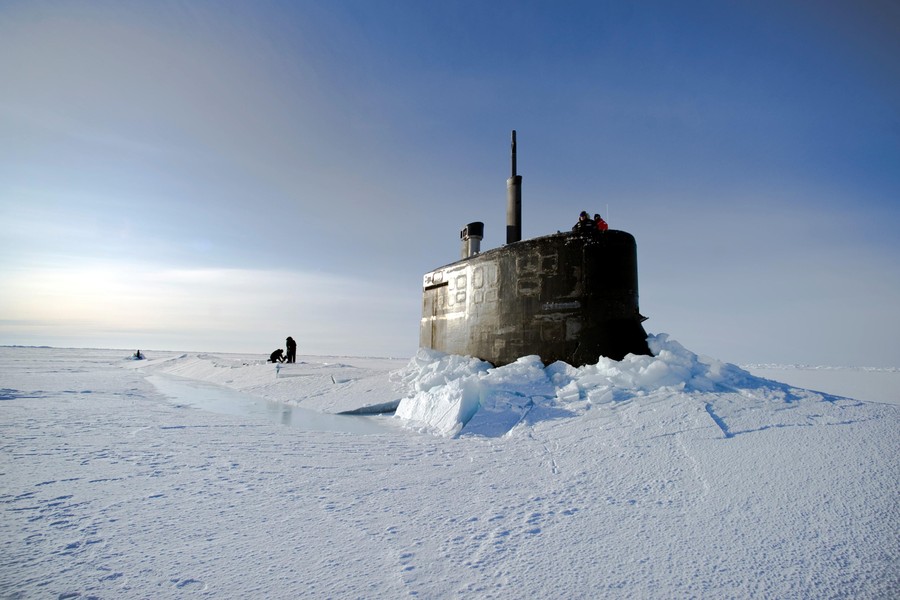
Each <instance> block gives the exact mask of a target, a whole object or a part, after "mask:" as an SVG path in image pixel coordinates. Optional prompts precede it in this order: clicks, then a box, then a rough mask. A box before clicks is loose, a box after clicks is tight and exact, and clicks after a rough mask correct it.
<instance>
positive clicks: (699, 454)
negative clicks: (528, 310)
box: [0, 335, 900, 598]
mask: <svg viewBox="0 0 900 600" xmlns="http://www.w3.org/2000/svg"><path fill="white" fill-rule="evenodd" d="M650 342H651V347H652V349H653V351H654V353H655V354H656V356H655V357H644V356H641V357H637V356H628V357H626V359H625V360H623V361H621V362H615V361H609V360H605V359H601V360H600V361H599V362H598V363H597V364H596V365H588V366H584V367H581V368H574V367H572V366H569V365H566V364H563V363H556V364H553V365H549V366H546V367H545V366H544V365H542V364H541V363H540V361H539V360H538V359H537V358H536V357H523V358H521V359H520V360H519V361H517V362H516V363H513V364H511V365H507V366H505V367H500V368H496V369H495V368H491V367H490V365H488V364H486V363H483V362H480V361H477V360H475V359H471V358H466V357H459V356H448V355H442V354H440V353H436V352H432V351H425V350H420V351H419V353H418V354H417V355H416V356H415V357H413V358H412V359H411V360H407V359H385V358H353V357H311V356H300V357H298V362H297V363H296V364H290V365H272V364H271V363H266V362H264V357H256V356H242V355H234V354H196V353H178V352H153V351H146V352H145V354H146V359H145V360H141V361H134V360H130V359H129V357H130V352H126V351H121V350H119V351H117V350H75V349H53V348H0V411H2V419H0V427H2V437H0V439H2V442H0V443H2V446H3V451H2V453H0V473H2V479H0V481H2V487H0V505H2V515H3V518H2V521H0V534H2V535H0V540H2V541H0V544H2V557H3V559H2V561H0V595H2V597H9V598H14V597H16V598H18V597H21V598H26V597H27V598H33V597H53V598H74V597H98V598H107V597H130V598H148V597H153V598H184V597H191V596H199V597H217V598H247V597H298V596H307V597H342V598H343V597H354V598H362V597H365V598H395V597H401V596H418V597H427V598H446V597H457V596H463V595H465V596H472V597H479V598H522V597H546V598H572V597H592V598H651V597H652V598H663V597H712V598H722V597H752V598H762V597H765V598H811V597H815V598H889V597H896V596H897V593H898V590H900V536H898V523H900V509H898V503H897V498H898V492H900V483H898V482H900V468H898V463H897V460H896V456H897V455H898V450H900V434H898V431H900V429H898V417H900V406H898V404H900V401H898V400H900V398H898V396H900V394H898V389H897V388H896V387H895V383H896V379H892V378H891V377H889V376H890V375H891V373H894V372H893V371H866V370H861V369H849V370H840V369H823V368H819V369H814V368H806V367H804V368H802V369H801V368H786V367H785V368H782V367H777V366H771V365H769V366H754V367H751V368H748V369H741V368H739V367H737V366H735V365H732V364H728V363H723V362H721V361H717V360H714V359H711V358H706V357H701V356H698V355H697V354H694V353H693V352H691V351H689V350H687V349H685V348H683V347H682V346H681V345H680V344H678V343H677V342H675V341H674V340H671V339H670V338H669V337H668V336H666V335H657V336H652V337H651V340H650ZM751 371H753V372H751ZM798 371H802V375H803V376H804V377H807V378H808V379H807V381H808V382H809V383H808V387H811V388H814V389H823V388H825V389H829V390H833V389H837V388H836V387H834V386H833V384H835V383H838V382H839V380H840V379H841V378H840V375H841V373H844V372H847V373H850V374H851V375H852V376H851V377H849V378H848V379H847V380H846V381H845V387H846V391H843V392H842V393H844V396H838V395H833V394H829V393H825V392H822V391H811V390H809V389H805V388H802V387H797V386H795V385H790V384H787V383H781V382H780V381H776V380H775V378H762V377H759V376H758V375H759V374H766V375H768V374H771V373H773V372H774V373H776V374H780V373H782V372H783V373H785V374H786V375H796V374H798V373H795V372H798ZM761 372H763V373H761ZM817 374H827V375H828V376H829V378H827V379H822V380H818V381H817V380H816V379H815V375H817ZM867 375H872V376H873V377H872V379H873V380H875V383H874V384H872V383H866V382H865V381H864V380H865V379H866V376H867ZM880 375H887V376H888V377H880ZM785 379H789V377H785ZM854 385H859V386H860V387H859V388H857V389H859V390H860V391H861V393H860V394H855V393H852V392H853V390H852V389H851V388H852V387H853V386H854ZM853 396H865V399H864V400H858V399H854V398H853ZM865 400H877V401H865ZM260 407H262V408H260ZM394 408H396V413H395V414H394V416H388V415H382V416H375V417H346V416H329V418H330V419H331V421H329V422H328V424H327V425H323V426H320V425H319V424H317V423H316V422H315V421H316V420H315V419H314V418H313V417H312V415H313V414H319V415H322V414H323V413H327V414H329V415H330V414H333V413H345V412H352V411H359V412H364V413H365V412H378V411H383V410H388V409H394ZM307 411H314V413H312V412H307ZM286 415H287V416H290V417H291V418H286ZM361 420H364V421H365V422H367V423H369V425H370V427H368V428H365V429H363V430H360V429H357V428H356V425H351V424H350V423H357V424H358V423H360V422H361ZM335 423H337V424H338V425H335ZM340 423H347V425H346V428H344V425H341V424H340Z"/></svg>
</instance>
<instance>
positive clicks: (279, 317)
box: [0, 0, 900, 367]
mask: <svg viewBox="0 0 900 600" xmlns="http://www.w3.org/2000/svg"><path fill="white" fill-rule="evenodd" d="M898 55H900V8H898V6H897V5H896V4H895V3H891V2H888V1H886V0H873V1H870V2H850V1H847V2H840V1H834V0H825V1H821V2H812V1H808V2H807V1H795V2H791V1H788V2H784V1H782V2H769V1H762V2H759V1H754V2H750V1H747V2H742V1H735V2H727V3H723V2H715V1H709V2H705V1H695V0H688V1H685V2H678V3H672V2H603V1H594V2H563V3H560V2H503V1H498V2H476V1H471V2H469V1H460V2H421V1H406V0H391V1H378V0H368V1H363V0H360V1H341V0H336V1H332V2H307V1H303V0H300V1H292V2H272V1H265V0H264V1H254V2H229V1H215V2H212V1H210V2H206V1H192V2H167V1H159V2H127V1H125V2H122V1H116V2H103V1H91V2H81V1H77V0H76V1H67V2H44V1H40V0H29V1H17V0H12V1H6V2H4V3H3V4H0V289H2V294H0V344H7V345H8V344H23V345H52V346H64V347H112V348H132V347H133V348H137V347H140V348H149V349H152V348H156V349H168V350H198V351H204V350H215V351H221V352H229V351H231V352H259V353H265V354H268V353H269V352H271V351H272V350H273V349H275V348H279V347H284V339H285V337H286V336H288V335H290V336H293V337H294V339H296V340H297V341H298V345H299V348H298V352H299V353H300V354H304V353H308V354H318V355H328V354H338V355H367V356H397V357H408V356H412V355H413V354H414V353H415V351H416V347H417V346H418V327H419V318H420V316H421V293H422V289H421V286H422V276H423V274H424V273H426V272H428V271H430V270H432V269H434V268H436V267H439V266H441V265H444V264H447V263H450V262H453V261H455V260H456V259H457V258H458V256H459V252H460V249H459V230H460V229H461V228H462V227H463V226H465V224H466V223H469V222H472V221H483V222H484V223H485V239H484V241H483V242H482V250H487V249H490V248H493V247H497V246H500V245H502V244H503V243H504V242H505V226H506V223H505V210H506V205H505V202H506V178H507V177H508V175H509V137H510V131H511V130H513V129H515V130H517V137H518V172H519V174H521V175H522V176H523V189H522V202H523V209H522V212H523V237H525V238H529V237H536V236H540V235H545V234H549V233H555V232H556V231H565V230H567V229H569V228H570V227H571V226H572V224H573V223H574V222H575V220H576V219H577V215H578V213H579V212H580V211H581V210H587V211H589V212H599V213H601V214H603V215H604V217H605V218H606V219H607V221H609V223H610V226H611V227H613V228H615V229H622V230H625V231H628V232H630V233H632V234H633V235H634V236H635V238H636V240H637V244H638V261H639V278H640V302H641V312H642V314H644V315H647V316H648V317H649V320H648V321H647V322H645V324H644V325H645V328H646V329H647V330H648V331H650V332H653V333H662V332H665V333H668V334H670V335H671V336H672V337H673V338H674V339H677V340H678V341H680V342H681V343H682V344H684V345H685V346H686V347H688V348H690V349H691V350H692V351H694V352H697V353H698V354H705V355H709V356H712V357H715V358H717V359H720V360H724V361H727V362H732V363H737V364H750V363H780V364H819V365H835V366H875V367H896V366H900V349H898V343H897V340H900V317H898V315H897V308H896V307H897V306H900V260H898V259H900V236H898V235H897V233H896V231H895V229H896V226H897V224H898V223H900V63H898V62H897V61H896V59H895V57H896V56H898Z"/></svg>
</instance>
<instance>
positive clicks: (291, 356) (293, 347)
mask: <svg viewBox="0 0 900 600" xmlns="http://www.w3.org/2000/svg"><path fill="white" fill-rule="evenodd" d="M284 343H285V344H287V356H286V358H287V362H289V363H295V362H297V342H295V341H294V338H292V337H290V336H288V339H287V340H285V342H284Z"/></svg>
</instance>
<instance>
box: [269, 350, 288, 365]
mask: <svg viewBox="0 0 900 600" xmlns="http://www.w3.org/2000/svg"><path fill="white" fill-rule="evenodd" d="M283 355H284V350H282V349H281V348H279V349H278V350H276V351H275V352H273V353H272V354H271V355H270V356H269V361H270V362H273V363H274V362H284V356H283Z"/></svg>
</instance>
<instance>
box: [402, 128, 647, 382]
mask: <svg viewBox="0 0 900 600" xmlns="http://www.w3.org/2000/svg"><path fill="white" fill-rule="evenodd" d="M512 139H513V143H512V152H513V155H512V156H513V160H512V165H513V168H512V177H511V178H510V179H509V180H508V181H507V190H508V192H507V239H508V242H507V244H506V245H505V246H502V247H499V248H494V249H491V250H487V251H485V252H473V253H469V254H466V252H463V258H462V259H461V260H459V261H457V262H454V263H451V264H448V265H445V266H443V267H440V268H438V269H435V270H433V271H431V272H429V273H426V274H425V276H424V278H423V301H422V319H421V324H420V332H419V345H420V346H421V347H424V348H432V349H435V350H439V351H441V352H446V353H449V354H460V355H466V356H473V357H477V358H480V359H482V360H485V361H488V362H490V363H492V364H493V365H495V366H501V365H505V364H509V363H511V362H514V361H516V360H517V359H518V358H520V357H522V356H528V355H538V356H540V357H541V360H542V361H543V362H544V363H546V364H550V363H552V362H555V361H558V360H561V361H564V362H567V363H569V364H571V365H575V366H581V365H585V364H592V363H596V362H597V360H598V359H599V358H600V357H601V356H605V357H608V358H612V359H614V360H621V359H622V358H624V357H625V356H626V355H627V354H629V353H631V354H645V355H649V354H650V349H649V347H648V346H647V333H646V332H645V331H644V328H643V325H642V322H643V321H644V320H645V317H643V316H642V315H641V314H640V309H639V306H638V276H637V245H636V242H635V239H634V237H633V236H632V235H631V234H630V233H627V232H624V231H617V230H608V231H603V232H600V231H592V232H588V233H581V234H579V233H574V232H573V233H557V234H553V235H547V236H543V237H538V238H533V239H529V240H520V239H514V238H517V237H520V236H521V196H520V194H521V176H520V175H518V174H517V173H516V167H515V132H513V138H512ZM472 225H479V226H480V225H481V223H477V224H470V225H469V226H467V228H466V229H464V230H463V233H467V231H468V229H469V228H470V227H472ZM477 233H478V237H479V241H480V237H481V230H480V229H478V230H477ZM461 236H462V234H461ZM509 240H512V241H509Z"/></svg>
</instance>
